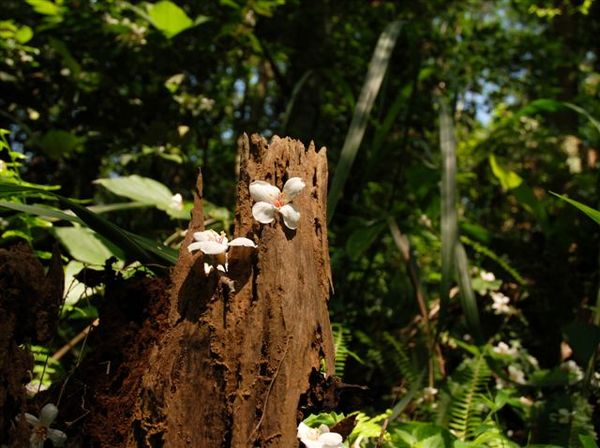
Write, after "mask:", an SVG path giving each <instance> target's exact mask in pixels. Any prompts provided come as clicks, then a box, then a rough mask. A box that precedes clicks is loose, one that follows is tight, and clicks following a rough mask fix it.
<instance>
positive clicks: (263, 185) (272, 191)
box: [250, 180, 281, 204]
mask: <svg viewBox="0 0 600 448" xmlns="http://www.w3.org/2000/svg"><path fill="white" fill-rule="evenodd" d="M280 193H281V191H280V190H279V188H277V187H276V186H274V185H271V184H270V183H269V182H265V181H264V180H255V181H254V182H252V183H251V184H250V196H252V199H254V200H255V201H257V202H258V201H263V202H268V203H269V204H272V203H273V202H275V199H277V196H279V194H280Z"/></svg>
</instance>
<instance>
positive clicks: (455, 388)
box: [448, 355, 492, 440]
mask: <svg viewBox="0 0 600 448" xmlns="http://www.w3.org/2000/svg"><path fill="white" fill-rule="evenodd" d="M491 375H492V371H491V369H490V368H489V366H488V365H487V362H486V360H485V358H484V357H483V356H481V355H479V356H477V357H475V358H473V359H466V360H465V361H463V362H462V364H461V365H460V366H459V368H458V369H457V370H456V372H455V373H454V374H453V377H452V380H451V382H450V383H449V393H450V394H451V396H452V406H451V409H450V413H449V414H450V416H449V423H448V426H449V427H450V429H452V430H453V432H454V434H456V436H457V437H458V438H459V439H460V440H465V439H467V438H472V437H474V436H475V435H476V432H477V430H478V428H479V427H480V426H481V424H482V423H483V419H484V412H485V409H486V403H485V400H484V398H485V393H486V387H487V383H488V381H489V380H490V377H491Z"/></svg>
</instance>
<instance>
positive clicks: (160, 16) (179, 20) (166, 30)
mask: <svg viewBox="0 0 600 448" xmlns="http://www.w3.org/2000/svg"><path fill="white" fill-rule="evenodd" d="M148 15H149V16H150V21H151V23H152V25H154V26H155V27H156V28H158V30H159V31H161V32H162V33H163V34H164V35H165V36H166V37H167V38H168V39H171V38H172V37H174V36H176V35H177V34H179V33H181V32H183V31H185V30H187V29H188V28H191V27H192V26H194V22H193V21H192V19H190V18H189V17H188V15H187V14H186V13H185V11H184V10H183V9H181V8H180V7H179V6H177V5H176V4H175V3H173V2H170V1H169V0H163V1H160V2H158V3H155V4H153V5H150V6H149V7H148Z"/></svg>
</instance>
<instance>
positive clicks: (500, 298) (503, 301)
mask: <svg viewBox="0 0 600 448" xmlns="http://www.w3.org/2000/svg"><path fill="white" fill-rule="evenodd" d="M490 296H491V297H492V300H493V301H494V303H492V309H493V310H494V314H510V313H511V312H512V309H511V307H510V305H509V304H508V303H509V302H510V299H509V298H508V297H506V296H505V295H504V294H502V293H501V292H492V293H490Z"/></svg>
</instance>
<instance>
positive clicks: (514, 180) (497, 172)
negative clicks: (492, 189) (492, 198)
mask: <svg viewBox="0 0 600 448" xmlns="http://www.w3.org/2000/svg"><path fill="white" fill-rule="evenodd" d="M489 161H490V167H491V168H492V173H494V176H496V178H497V179H498V180H499V181H500V185H501V186H502V189H503V190H504V191H507V190H512V189H513V188H517V187H518V186H519V185H521V183H522V182H523V179H522V178H521V176H519V175H518V174H517V173H515V172H514V171H509V170H506V169H504V168H503V167H502V166H500V165H499V164H498V162H497V161H496V157H495V156H494V154H490V156H489Z"/></svg>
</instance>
